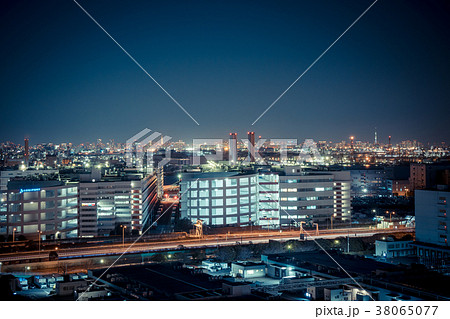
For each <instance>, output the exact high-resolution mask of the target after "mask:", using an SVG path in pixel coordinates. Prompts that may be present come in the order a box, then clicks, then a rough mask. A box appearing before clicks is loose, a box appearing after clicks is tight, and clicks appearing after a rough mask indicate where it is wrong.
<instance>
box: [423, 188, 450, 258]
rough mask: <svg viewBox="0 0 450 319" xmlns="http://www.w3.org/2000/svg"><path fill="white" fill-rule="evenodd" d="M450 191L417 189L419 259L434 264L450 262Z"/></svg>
mask: <svg viewBox="0 0 450 319" xmlns="http://www.w3.org/2000/svg"><path fill="white" fill-rule="evenodd" d="M449 201H450V192H449V191H439V190H416V191H415V211H416V242H415V243H414V246H415V247H416V253H417V256H418V257H419V259H420V261H421V262H422V263H424V264H426V265H429V266H433V267H441V266H446V267H448V265H450V259H449V257H450V249H449V246H448V239H449V238H450V231H449V227H448V226H449V225H450V215H449Z"/></svg>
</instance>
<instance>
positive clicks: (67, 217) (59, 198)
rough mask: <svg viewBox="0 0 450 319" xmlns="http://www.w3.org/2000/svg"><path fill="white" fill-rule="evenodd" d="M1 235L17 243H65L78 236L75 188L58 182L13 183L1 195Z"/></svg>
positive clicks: (18, 181)
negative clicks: (41, 240)
mask: <svg viewBox="0 0 450 319" xmlns="http://www.w3.org/2000/svg"><path fill="white" fill-rule="evenodd" d="M0 235H4V236H10V235H13V236H14V237H15V238H16V240H17V238H18V236H20V235H23V236H25V237H26V238H27V239H37V238H38V236H39V235H40V236H41V238H42V239H64V238H71V237H77V236H78V191H77V185H76V184H70V183H69V184H65V183H63V182H60V181H31V180H14V181H10V182H9V183H8V190H7V191H4V192H2V198H1V206H0Z"/></svg>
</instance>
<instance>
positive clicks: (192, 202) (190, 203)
mask: <svg viewBox="0 0 450 319" xmlns="http://www.w3.org/2000/svg"><path fill="white" fill-rule="evenodd" d="M197 205H198V201H197V200H196V199H194V200H192V199H191V200H190V201H189V206H191V207H197Z"/></svg>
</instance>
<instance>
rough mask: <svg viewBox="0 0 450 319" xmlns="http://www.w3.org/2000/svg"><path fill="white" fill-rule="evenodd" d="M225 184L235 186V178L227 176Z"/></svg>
mask: <svg viewBox="0 0 450 319" xmlns="http://www.w3.org/2000/svg"><path fill="white" fill-rule="evenodd" d="M225 184H226V186H227V187H230V186H237V180H236V178H227V179H226V180H225Z"/></svg>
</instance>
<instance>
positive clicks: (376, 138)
mask: <svg viewBox="0 0 450 319" xmlns="http://www.w3.org/2000/svg"><path fill="white" fill-rule="evenodd" d="M374 144H375V145H377V144H378V136H377V128H375V143H374Z"/></svg>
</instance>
